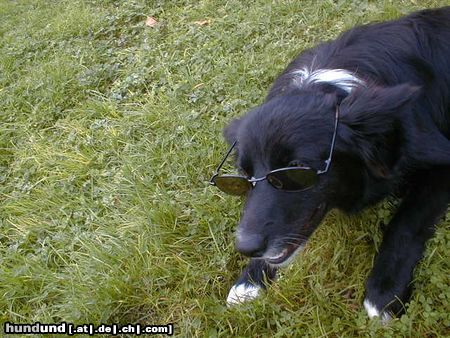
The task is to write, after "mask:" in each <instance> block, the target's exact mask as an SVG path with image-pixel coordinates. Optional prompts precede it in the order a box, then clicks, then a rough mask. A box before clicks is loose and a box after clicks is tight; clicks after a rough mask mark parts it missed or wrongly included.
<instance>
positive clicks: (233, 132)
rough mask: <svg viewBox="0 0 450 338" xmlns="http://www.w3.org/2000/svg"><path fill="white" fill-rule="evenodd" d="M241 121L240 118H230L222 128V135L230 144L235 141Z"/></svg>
mask: <svg viewBox="0 0 450 338" xmlns="http://www.w3.org/2000/svg"><path fill="white" fill-rule="evenodd" d="M241 123H242V118H237V119H234V120H231V122H230V123H229V124H228V125H227V126H226V127H225V128H224V130H223V137H224V138H225V140H226V141H227V142H228V143H229V144H230V145H231V144H233V143H234V141H236V138H237V132H238V129H239V127H240V125H241Z"/></svg>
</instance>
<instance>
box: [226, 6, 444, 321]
mask: <svg viewBox="0 0 450 338" xmlns="http://www.w3.org/2000/svg"><path fill="white" fill-rule="evenodd" d="M449 41H450V7H445V8H441V9H436V10H425V11H421V12H417V13H414V14H412V15H409V16H406V17H404V18H401V19H399V20H396V21H390V22H384V23H377V24H371V25H365V26H360V27H356V28H354V29H352V30H350V31H347V32H345V33H344V34H342V35H341V36H340V37H339V38H338V39H336V40H334V41H331V42H326V43H323V44H320V45H319V46H317V47H315V48H312V49H310V50H307V51H305V52H303V53H302V54H300V56H298V57H297V58H296V59H295V60H294V61H293V62H292V63H291V64H290V65H289V66H288V67H287V69H286V70H285V71H284V72H283V73H282V74H281V75H280V76H279V77H278V79H277V80H276V81H275V83H274V85H273V86H272V88H271V90H270V92H269V94H268V96H267V99H266V101H265V102H264V103H263V104H262V105H261V106H259V107H257V108H255V109H254V110H252V111H251V112H249V113H248V114H247V115H245V116H244V117H242V118H240V119H236V120H234V121H232V122H231V123H230V125H229V126H228V127H227V128H226V129H225V131H224V135H225V137H226V139H227V140H228V142H230V143H231V142H234V141H235V140H237V142H238V143H237V166H238V167H239V168H240V169H241V170H242V171H243V172H245V173H246V174H247V175H248V176H249V177H252V176H253V177H262V176H265V175H266V174H267V173H268V172H269V171H270V170H273V169H277V168H281V167H286V166H289V165H290V163H291V164H292V162H293V161H294V162H296V163H299V162H300V163H302V164H305V165H308V166H310V167H312V168H315V169H323V167H324V160H325V159H326V158H327V156H328V152H329V147H330V143H331V137H332V134H333V126H334V112H335V109H336V107H337V106H338V107H339V110H340V121H339V127H338V136H337V141H336V147H335V152H334V155H333V159H332V163H331V167H330V170H329V172H327V173H326V174H324V175H321V177H320V180H319V183H318V184H317V185H316V186H315V187H314V188H313V189H311V190H308V191H305V192H300V193H289V192H283V191H278V190H275V189H274V188H273V187H271V186H270V185H269V184H268V183H267V181H262V182H259V183H258V184H257V185H256V186H255V188H254V189H253V190H252V191H251V192H249V194H248V195H247V198H246V204H245V209H244V212H243V215H242V218H241V221H240V224H239V230H238V234H239V236H238V240H237V248H238V249H239V250H240V251H242V252H243V253H246V254H247V255H250V256H252V257H253V259H252V260H251V263H250V265H249V267H248V268H247V269H246V270H245V271H244V273H243V274H242V276H241V277H240V279H239V280H238V283H237V284H239V283H254V284H257V285H260V286H263V284H264V282H263V276H266V277H265V278H267V279H268V280H271V279H273V278H274V277H275V267H273V266H269V265H268V264H267V263H266V262H265V260H264V255H267V253H268V252H270V253H271V255H272V257H273V255H274V254H276V253H279V252H281V251H282V249H283V248H285V247H287V246H288V245H289V244H291V243H292V242H293V241H294V242H295V243H299V242H301V243H304V242H305V241H306V240H307V238H308V237H309V236H310V235H311V234H312V233H313V232H314V230H315V229H316V227H317V226H318V225H319V223H320V222H321V220H322V219H323V217H324V216H325V214H326V213H327V211H328V210H330V209H332V208H339V209H341V210H343V211H345V212H348V213H352V212H357V211H360V210H361V209H363V208H365V207H367V206H369V205H372V204H374V203H376V202H378V201H380V200H382V199H383V198H385V197H386V196H388V195H390V194H393V193H396V192H400V191H401V192H402V193H403V195H402V196H403V200H402V203H401V205H400V207H399V208H398V210H397V212H396V214H395V216H394V217H393V219H392V220H391V222H390V224H389V225H388V227H387V230H386V232H385V234H384V239H383V243H382V245H381V247H380V251H379V253H378V256H377V258H376V260H375V264H374V267H373V270H372V272H371V274H370V276H369V278H368V281H367V285H366V299H368V300H369V301H370V302H371V303H372V304H373V305H375V306H376V308H377V309H378V310H379V311H386V312H391V313H394V314H398V313H400V312H401V311H402V309H403V308H402V303H404V302H406V301H407V300H408V298H409V295H410V291H411V290H410V282H411V279H412V273H413V269H414V267H415V265H416V263H417V262H418V261H419V259H420V258H421V257H422V254H423V250H424V245H425V242H426V240H427V239H429V238H430V237H431V236H432V235H433V232H434V228H435V225H436V223H437V222H439V219H440V217H442V216H443V215H444V214H445V212H446V210H447V207H448V204H449V201H450V141H449V139H450V42H449ZM305 67H307V68H309V69H313V70H314V69H345V70H348V71H350V72H352V73H353V74H355V75H356V76H357V77H358V78H359V79H361V80H363V81H364V83H365V85H359V86H358V87H357V88H355V89H353V90H352V91H351V93H350V94H349V93H347V92H346V91H345V90H342V88H338V87H337V86H334V85H333V84H329V83H326V84H324V83H321V84H319V83H308V84H304V85H302V86H301V87H300V86H299V84H298V82H297V81H295V75H293V71H295V70H298V69H302V68H305Z"/></svg>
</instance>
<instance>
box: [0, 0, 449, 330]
mask: <svg viewBox="0 0 450 338" xmlns="http://www.w3.org/2000/svg"><path fill="white" fill-rule="evenodd" d="M445 4H448V2H447V1H433V0H425V1H312V0H305V1H269V0H260V1H256V2H252V3H251V5H249V3H248V2H242V1H237V0H231V1H226V2H225V1H218V0H200V1H137V0H136V1H114V0H103V1H100V0H99V1H93V0H92V1H88V0H84V1H83V0H73V1H50V0H49V1H38V0H23V1H9V0H0V13H1V20H0V234H1V235H0V296H1V297H0V298H1V299H0V321H1V322H4V321H12V322H22V323H26V322H35V321H41V322H45V323H58V322H60V321H67V322H74V323H78V324H81V323H89V322H91V323H97V324H99V323H114V322H117V323H122V324H124V323H128V322H130V323H137V322H140V323H143V324H157V323H169V322H172V323H174V325H175V330H176V334H177V335H179V336H184V337H186V336H189V337H190V336H201V337H203V336H209V337H215V336H221V337H229V336H241V337H264V336H280V337H281V336H302V337H327V336H328V337H352V336H354V337H360V336H367V337H378V336H386V337H443V336H445V335H448V334H449V331H448V327H449V326H450V305H449V304H450V285H449V284H450V283H449V275H450V263H449V259H448V257H449V254H450V247H449V243H450V234H449V233H448V231H447V232H446V231H445V230H446V228H447V229H448V227H449V226H450V214H447V218H446V220H444V221H443V222H442V223H440V224H439V226H438V230H437V234H436V237H435V238H434V239H433V240H431V241H430V242H429V245H428V247H427V251H426V256H425V258H424V260H423V261H422V262H421V264H420V265H419V267H418V268H417V269H416V274H415V286H416V289H417V291H416V292H414V294H413V296H412V301H411V303H410V304H409V305H408V311H407V314H406V315H404V316H402V317H401V318H400V319H396V320H394V321H393V322H392V323H391V324H390V325H389V326H387V327H382V326H381V325H380V324H379V323H378V321H374V320H372V321H371V320H368V319H367V318H366V314H365V313H364V311H363V310H362V307H361V304H362V299H363V294H364V281H365V278H366V276H367V274H368V272H369V270H370V266H371V264H372V262H373V257H374V255H375V252H376V248H377V246H378V245H379V243H380V238H381V236H380V231H379V227H378V225H379V223H380V222H381V221H383V220H384V219H386V218H387V217H389V215H390V213H391V210H392V207H391V206H392V202H386V203H384V204H383V205H381V206H379V207H377V208H374V209H372V210H368V211H367V212H365V213H364V214H363V215H361V216H359V217H354V218H347V217H345V216H343V215H341V214H338V213H332V214H331V215H330V216H329V217H327V219H326V221H325V222H324V224H322V226H321V228H320V229H319V230H318V231H317V233H316V234H315V235H314V236H313V238H312V239H311V242H310V243H309V244H308V246H307V248H306V250H305V252H304V253H303V254H302V256H301V257H299V259H297V262H296V263H295V264H294V265H293V266H291V267H289V268H287V269H285V270H283V272H282V273H281V275H282V277H281V278H280V280H279V282H278V283H276V284H275V285H274V286H273V287H271V288H270V289H269V291H268V294H267V296H266V297H262V298H261V299H259V300H256V301H255V302H253V303H251V304H245V305H243V306H242V307H236V308H231V309H228V308H227V307H226V306H225V299H226V295H227V293H228V290H229V288H230V287H231V285H232V284H233V282H234V279H235V278H236V277H237V276H238V274H239V272H240V269H241V268H242V267H243V266H244V264H245V260H244V259H243V258H241V257H240V256H239V255H238V254H237V253H235V252H234V249H233V242H234V240H233V231H234V228H235V225H236V223H237V222H238V218H239V212H240V208H241V206H242V202H241V201H239V200H237V199H234V198H230V197H226V196H223V195H222V194H220V193H218V192H217V191H216V190H213V189H210V188H209V187H208V186H207V184H206V183H205V182H206V181H207V179H208V178H209V175H210V174H211V172H212V171H213V169H214V166H215V165H216V164H217V161H218V160H219V158H220V156H221V154H222V153H223V151H224V150H225V149H226V145H225V143H224V141H223V140H222V138H221V130H222V128H223V126H224V125H225V124H226V123H227V121H229V120H230V119H231V118H233V117H235V116H238V115H240V114H243V113H245V111H246V110H247V109H249V108H250V107H252V106H254V105H257V104H259V103H261V102H262V100H263V97H264V95H265V93H266V92H267V90H268V88H269V86H270V84H271V83H272V81H273V80H274V79H275V77H276V75H277V74H278V73H279V72H280V71H281V70H282V69H283V68H284V67H285V66H286V64H287V63H288V62H289V61H290V60H291V59H292V58H293V57H294V56H295V55H296V54H297V53H298V52H300V51H301V50H303V49H304V48H307V47H310V46H313V45H314V44H315V43H317V42H319V41H321V40H324V39H330V38H333V37H336V36H337V35H338V33H339V32H341V31H342V30H344V29H346V28H349V27H351V26H353V25H355V24H360V23H365V22H369V21H373V20H379V21H381V20H386V19H392V18H396V17H398V16H400V15H402V14H405V13H408V12H411V11H413V10H416V9H419V8H425V7H437V6H441V5H445ZM147 16H154V17H155V18H157V20H158V21H159V23H158V25H157V26H156V27H154V28H150V27H146V26H145V25H144V22H145V18H146V17H147ZM198 20H209V24H208V25H203V26H202V25H198V24H196V23H195V21H198ZM337 239H339V240H337Z"/></svg>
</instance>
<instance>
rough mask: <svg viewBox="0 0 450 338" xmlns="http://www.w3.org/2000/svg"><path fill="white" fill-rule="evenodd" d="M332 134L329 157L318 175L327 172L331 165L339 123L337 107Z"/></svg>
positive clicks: (337, 108)
mask: <svg viewBox="0 0 450 338" xmlns="http://www.w3.org/2000/svg"><path fill="white" fill-rule="evenodd" d="M334 121H335V122H334V132H333V138H332V139H331V147H330V156H328V159H327V160H326V161H325V163H326V165H325V169H324V170H321V171H320V172H319V174H324V173H326V172H327V171H328V169H329V168H330V164H331V159H332V157H333V151H334V144H335V143H336V135H337V129H338V123H339V106H338V107H336V117H335V120H334Z"/></svg>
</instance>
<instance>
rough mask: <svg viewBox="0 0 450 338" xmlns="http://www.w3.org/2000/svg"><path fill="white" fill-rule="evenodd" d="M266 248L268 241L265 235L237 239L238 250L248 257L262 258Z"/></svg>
mask: <svg viewBox="0 0 450 338" xmlns="http://www.w3.org/2000/svg"><path fill="white" fill-rule="evenodd" d="M266 247H267V240H266V238H265V236H263V235H258V234H257V235H246V236H238V238H236V250H237V251H239V252H240V253H241V254H243V255H246V256H248V257H262V256H263V255H264V252H265V251H266Z"/></svg>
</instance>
